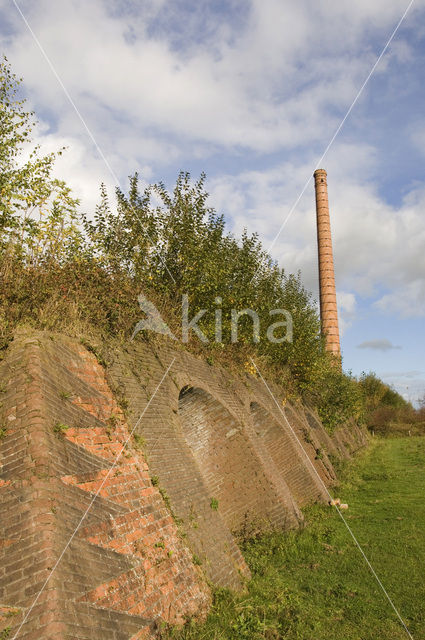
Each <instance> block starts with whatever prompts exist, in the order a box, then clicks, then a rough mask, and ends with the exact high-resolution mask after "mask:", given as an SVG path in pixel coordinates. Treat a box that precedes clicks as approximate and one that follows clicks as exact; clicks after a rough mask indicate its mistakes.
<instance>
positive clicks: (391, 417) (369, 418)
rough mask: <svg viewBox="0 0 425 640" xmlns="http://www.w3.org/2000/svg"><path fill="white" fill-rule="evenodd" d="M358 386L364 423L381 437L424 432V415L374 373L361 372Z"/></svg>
mask: <svg viewBox="0 0 425 640" xmlns="http://www.w3.org/2000/svg"><path fill="white" fill-rule="evenodd" d="M359 387H360V390H361V393H362V396H363V403H364V413H365V422H366V424H367V426H368V427H369V429H370V430H371V431H373V432H374V433H379V434H381V435H391V434H393V433H425V415H423V413H422V412H421V411H420V410H419V411H415V410H414V409H413V407H412V405H411V404H410V403H409V402H407V401H406V400H405V399H404V398H403V397H402V396H401V395H400V394H399V393H397V391H395V389H393V388H392V387H390V386H388V385H387V384H385V383H384V382H382V380H380V379H379V378H378V377H377V376H376V375H375V374H374V373H372V372H370V373H362V375H361V376H360V379H359Z"/></svg>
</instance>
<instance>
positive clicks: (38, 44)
mask: <svg viewBox="0 0 425 640" xmlns="http://www.w3.org/2000/svg"><path fill="white" fill-rule="evenodd" d="M12 2H13V4H14V5H15V7H16V9H17V11H18V13H19V15H20V16H21V18H22V20H23V21H24V23H25V25H26V27H27V29H28V31H29V32H30V34H31V36H32V38H33V40H34V42H35V43H36V45H37V47H38V48H39V49H40V51H41V54H42V55H43V57H44V59H45V60H46V62H47V64H48V66H49V68H50V70H51V72H52V73H53V75H54V76H55V78H56V80H57V81H58V83H59V85H60V87H61V89H62V91H63V92H64V94H65V96H66V97H67V99H68V101H69V103H70V105H71V106H72V108H73V109H74V111H75V113H76V114H77V117H78V118H79V120H80V122H81V124H82V125H83V127H84V129H85V130H86V132H87V134H88V136H89V138H90V140H91V141H92V142H93V144H94V146H95V147H96V150H97V152H98V154H99V155H100V157H101V158H102V160H103V162H104V163H105V165H106V168H107V169H108V171H109V173H110V174H111V176H112V178H113V180H114V182H115V184H116V185H117V186H118V187H119V188H120V189H121V191H123V188H122V186H121V183H120V181H119V179H118V177H117V175H116V173H115V171H114V170H113V169H112V167H111V165H110V163H109V162H108V159H107V158H106V156H105V154H104V153H103V151H102V149H101V148H100V146H99V144H98V143H97V141H96V139H95V137H94V135H93V133H92V132H91V130H90V128H89V126H88V125H87V123H86V121H85V120H84V118H83V116H82V115H81V113H80V110H79V109H78V107H77V105H76V104H75V102H74V100H73V99H72V96H71V95H70V93H69V91H68V89H67V88H66V87H65V85H64V83H63V82H62V80H61V78H60V76H59V74H58V72H57V71H56V68H55V67H54V65H53V63H52V61H51V60H50V58H49V56H48V55H47V53H46V51H45V49H44V47H43V45H42V44H41V42H40V41H39V39H38V38H37V36H36V34H35V33H34V31H33V29H32V28H31V25H30V24H29V22H28V20H27V19H26V17H25V15H24V14H23V13H22V10H21V8H20V7H19V5H18V3H17V2H16V0H12ZM130 207H131V210H132V211H133V213H134V215H135V216H136V218H137V219H138V220H139V222H140V224H141V225H142V228H143V223H142V221H141V219H140V217H139V215H138V213H137V211H136V210H135V208H134V207H133V206H132V205H131V204H130ZM144 231H145V233H146V235H147V237H148V239H149V241H150V242H151V243H152V244H154V242H153V240H152V239H151V237H150V236H149V233H148V232H147V231H146V230H144ZM163 266H164V268H165V270H166V271H167V273H168V275H169V276H170V278H171V280H172V281H173V282H174V284H175V283H176V281H175V279H174V277H173V274H172V273H171V272H170V270H169V269H168V267H167V265H166V264H165V262H163Z"/></svg>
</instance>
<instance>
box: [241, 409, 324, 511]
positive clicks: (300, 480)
mask: <svg viewBox="0 0 425 640" xmlns="http://www.w3.org/2000/svg"><path fill="white" fill-rule="evenodd" d="M251 415H252V419H253V422H254V428H255V431H256V434H257V436H258V437H259V438H261V440H262V441H263V443H264V445H265V447H266V449H267V450H268V452H269V454H270V456H271V458H272V459H273V462H274V463H275V466H276V468H277V469H278V471H279V472H280V473H281V475H282V477H283V479H284V480H285V482H286V484H287V485H288V487H289V490H290V491H291V493H292V495H293V497H294V498H295V500H296V502H297V503H298V504H299V505H300V506H303V505H305V504H307V503H308V502H312V501H314V500H318V499H321V498H322V497H323V487H322V485H321V483H320V481H319V479H318V478H317V476H316V474H315V472H314V470H313V469H312V467H311V464H310V463H309V462H308V460H307V459H306V457H305V454H304V453H303V452H302V451H301V449H300V445H299V444H298V443H297V442H296V440H295V437H294V435H293V434H291V433H290V429H289V427H288V428H285V427H284V425H282V424H280V423H279V422H277V420H275V419H274V418H273V416H272V415H271V414H270V413H269V412H268V411H267V410H266V409H265V408H264V407H263V406H262V405H260V404H259V403H258V402H251ZM301 444H302V443H301Z"/></svg>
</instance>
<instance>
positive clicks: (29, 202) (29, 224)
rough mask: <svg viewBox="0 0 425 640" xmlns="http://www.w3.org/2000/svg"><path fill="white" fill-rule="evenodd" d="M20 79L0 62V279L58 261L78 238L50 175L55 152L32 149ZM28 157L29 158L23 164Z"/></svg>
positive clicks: (71, 209) (68, 206)
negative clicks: (21, 266) (22, 267)
mask: <svg viewBox="0 0 425 640" xmlns="http://www.w3.org/2000/svg"><path fill="white" fill-rule="evenodd" d="M20 84H21V80H20V79H18V78H17V77H16V76H15V74H14V73H12V71H11V68H10V65H9V63H8V61H7V59H6V58H3V60H2V61H1V62H0V196H1V197H0V257H1V259H2V269H3V276H4V275H5V274H6V273H7V272H8V270H9V269H10V266H11V264H12V263H13V261H14V260H16V259H18V260H20V261H23V262H24V263H26V264H29V265H37V264H40V263H41V262H43V261H46V260H48V261H49V262H50V261H52V260H55V259H61V257H63V253H64V250H65V246H66V245H68V244H69V240H70V238H71V236H72V242H71V244H73V243H74V244H75V241H76V237H77V236H78V232H77V227H76V207H77V204H78V201H77V200H76V199H75V198H73V197H72V195H71V191H70V189H69V187H67V185H66V184H65V182H63V181H61V180H58V179H57V178H54V177H53V176H52V172H53V165H54V162H55V160H56V158H57V156H59V155H61V154H62V151H63V149H60V150H59V151H57V152H53V153H49V154H47V155H42V154H41V153H40V146H39V145H36V146H34V147H33V148H31V133H32V132H33V130H34V128H35V126H36V124H37V122H36V120H35V118H34V113H33V112H32V111H26V110H25V99H22V98H20V97H19V87H20ZM25 154H27V157H28V159H27V160H24V155H25Z"/></svg>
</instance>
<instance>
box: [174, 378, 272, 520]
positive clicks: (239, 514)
mask: <svg viewBox="0 0 425 640" xmlns="http://www.w3.org/2000/svg"><path fill="white" fill-rule="evenodd" d="M179 417H180V422H181V427H182V430H183V435H184V438H185V440H186V442H187V444H188V445H189V448H190V449H191V451H192V453H193V456H194V458H195V460H196V462H197V465H198V467H199V469H200V472H201V475H202V476H203V479H204V482H205V484H206V485H207V487H208V490H209V492H210V497H211V498H214V499H216V500H217V501H218V505H219V512H220V514H221V516H222V518H223V520H224V521H225V523H226V524H227V526H228V527H229V528H230V529H231V530H232V531H237V530H239V529H240V528H241V527H243V526H244V524H245V523H246V522H247V521H248V522H256V523H258V524H260V523H264V521H265V520H266V521H268V522H273V521H274V520H275V517H276V516H275V513H274V512H275V508H276V502H277V496H276V494H275V492H274V491H273V489H272V488H271V486H270V482H269V481H268V480H267V478H266V476H265V474H264V471H263V468H262V465H261V462H260V460H259V458H258V457H257V455H256V453H255V451H254V449H253V448H252V446H251V445H250V443H249V441H248V439H247V438H246V436H245V434H244V430H243V425H242V424H241V423H238V422H237V421H236V420H235V418H234V417H233V416H232V415H231V413H230V412H229V411H228V410H227V409H226V408H225V407H224V405H223V404H222V403H221V402H220V401H219V400H217V399H216V398H214V397H213V396H212V395H211V394H210V393H208V392H207V391H205V390H204V389H201V388H199V387H191V386H186V387H183V389H182V390H181V392H180V396H179Z"/></svg>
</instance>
